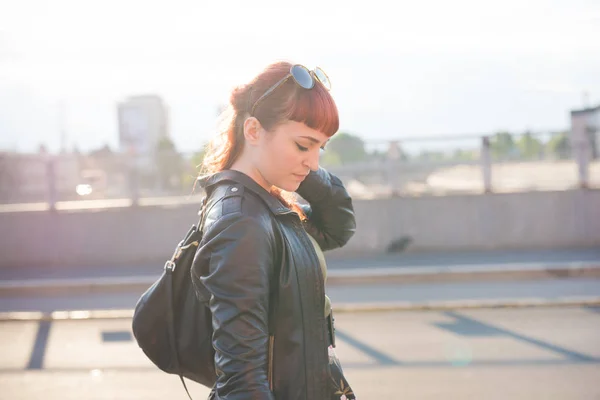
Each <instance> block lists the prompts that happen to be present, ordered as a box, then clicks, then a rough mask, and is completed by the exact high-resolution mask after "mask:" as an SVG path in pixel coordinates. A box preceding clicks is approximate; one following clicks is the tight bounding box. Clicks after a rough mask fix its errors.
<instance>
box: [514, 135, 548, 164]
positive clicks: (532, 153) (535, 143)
mask: <svg viewBox="0 0 600 400" xmlns="http://www.w3.org/2000/svg"><path fill="white" fill-rule="evenodd" d="M516 145H517V148H518V149H519V153H520V154H521V157H523V158H525V159H528V160H532V159H539V158H541V157H542V155H543V152H544V145H543V144H542V142H541V141H540V140H539V139H538V138H536V137H534V136H533V135H532V134H531V132H525V133H524V134H523V135H522V136H521V137H520V138H519V140H517V143H516Z"/></svg>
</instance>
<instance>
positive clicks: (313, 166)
mask: <svg viewBox="0 0 600 400" xmlns="http://www.w3.org/2000/svg"><path fill="white" fill-rule="evenodd" d="M320 155H321V153H320V151H319V150H317V151H309V154H308V157H307V158H306V160H305V163H304V164H305V165H306V166H307V167H308V168H309V169H310V170H311V171H317V170H318V169H319V157H320Z"/></svg>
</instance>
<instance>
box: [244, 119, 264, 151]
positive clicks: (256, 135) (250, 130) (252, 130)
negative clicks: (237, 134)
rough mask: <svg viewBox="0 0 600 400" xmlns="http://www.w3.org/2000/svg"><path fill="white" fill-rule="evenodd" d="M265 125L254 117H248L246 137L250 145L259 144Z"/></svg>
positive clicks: (245, 124) (245, 128)
mask: <svg viewBox="0 0 600 400" xmlns="http://www.w3.org/2000/svg"><path fill="white" fill-rule="evenodd" d="M262 131H263V127H262V125H261V124H260V121H259V120H258V119H256V118H254V117H248V118H246V120H245V121H244V139H246V143H248V144H250V145H256V144H258V142H259V140H260V135H261V133H262Z"/></svg>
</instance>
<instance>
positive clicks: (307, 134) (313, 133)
mask: <svg viewBox="0 0 600 400" xmlns="http://www.w3.org/2000/svg"><path fill="white" fill-rule="evenodd" d="M276 130H277V131H279V132H282V133H286V134H288V135H293V136H295V137H298V138H299V137H303V138H306V139H307V140H310V141H314V142H319V143H324V142H326V141H327V140H329V137H328V136H327V135H325V134H324V133H323V132H320V131H318V130H316V129H312V128H309V127H308V126H306V125H305V124H303V123H302V122H297V121H286V122H284V123H282V124H281V125H279V126H278V127H277V129H276Z"/></svg>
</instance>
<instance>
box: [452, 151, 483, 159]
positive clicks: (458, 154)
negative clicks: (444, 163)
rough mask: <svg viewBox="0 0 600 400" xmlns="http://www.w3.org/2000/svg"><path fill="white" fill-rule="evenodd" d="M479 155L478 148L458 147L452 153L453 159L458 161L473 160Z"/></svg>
mask: <svg viewBox="0 0 600 400" xmlns="http://www.w3.org/2000/svg"><path fill="white" fill-rule="evenodd" d="M478 157H479V153H478V152H477V151H476V150H465V149H456V150H455V151H454V153H453V154H452V159H453V160H456V161H471V160H476V159H477V158H478Z"/></svg>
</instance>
